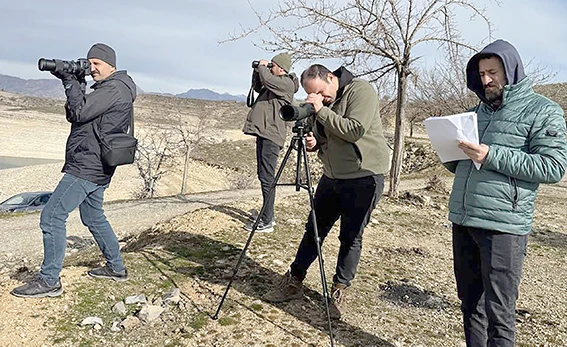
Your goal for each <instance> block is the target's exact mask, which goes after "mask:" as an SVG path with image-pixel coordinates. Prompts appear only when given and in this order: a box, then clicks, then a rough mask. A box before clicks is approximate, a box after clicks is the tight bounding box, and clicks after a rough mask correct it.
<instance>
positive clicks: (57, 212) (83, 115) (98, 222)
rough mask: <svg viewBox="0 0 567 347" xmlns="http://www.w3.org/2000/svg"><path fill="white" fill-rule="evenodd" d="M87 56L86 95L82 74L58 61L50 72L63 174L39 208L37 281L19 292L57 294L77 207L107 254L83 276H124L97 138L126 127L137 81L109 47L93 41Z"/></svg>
mask: <svg viewBox="0 0 567 347" xmlns="http://www.w3.org/2000/svg"><path fill="white" fill-rule="evenodd" d="M87 59H88V60H89V63H90V69H91V77H92V78H93V80H94V81H95V83H94V84H93V85H92V86H91V88H92V89H94V90H93V92H91V93H90V94H85V87H86V82H85V79H84V78H85V76H84V75H79V76H77V75H74V74H70V73H69V72H66V71H65V70H64V69H63V66H62V65H61V62H58V63H57V64H59V65H58V66H56V69H55V71H54V72H53V75H55V76H56V77H57V78H59V79H61V81H62V82H63V87H64V88H65V94H66V96H67V102H66V103H65V113H66V116H67V121H69V123H71V133H70V134H69V137H68V138H67V146H66V150H65V164H64V166H63V169H62V172H63V173H64V175H63V178H62V179H61V181H60V182H59V184H58V185H57V188H55V191H54V192H53V194H52V195H51V198H50V199H49V201H48V202H47V204H46V205H45V207H44V209H43V210H42V212H41V217H40V227H41V230H42V233H43V262H42V264H41V270H40V273H39V276H38V278H37V279H36V280H34V281H32V282H30V283H28V284H25V285H23V286H20V287H18V288H15V289H14V290H12V294H13V295H15V296H18V297H31V298H40V297H46V296H50V297H52V296H58V295H61V293H62V286H61V280H60V279H59V273H60V272H61V268H62V267H63V258H64V257H65V248H66V244H67V241H66V228H65V222H66V220H67V217H69V213H71V212H72V211H73V210H74V209H76V208H77V207H79V212H80V215H81V221H82V222H83V224H84V225H85V226H87V227H88V228H89V231H90V232H91V233H92V234H93V237H94V239H95V241H96V243H97V244H98V247H99V248H100V250H101V251H102V253H103V255H104V257H105V259H106V265H105V266H103V267H99V268H95V269H91V270H89V271H88V275H89V276H91V277H100V278H108V279H113V280H115V281H124V280H126V279H127V276H128V274H127V272H126V268H125V267H124V264H123V261H122V256H121V255H120V248H119V245H118V240H117V238H116V235H115V234H114V231H113V230H112V227H111V226H110V223H108V220H107V219H106V216H105V215H104V211H103V209H102V203H103V199H104V190H105V189H106V188H107V187H108V184H109V183H110V180H111V178H112V175H113V174H114V171H115V169H116V168H115V167H107V166H105V165H104V164H103V163H102V160H101V150H100V142H99V137H100V138H103V137H104V136H105V135H107V134H113V133H126V132H127V131H128V128H129V127H130V124H131V119H132V115H133V112H134V108H133V102H134V99H135V98H136V84H135V83H134V81H132V78H130V76H128V74H127V73H126V71H116V54H115V52H114V50H113V49H112V48H111V47H109V46H107V45H105V44H103V43H97V44H95V45H93V46H92V47H91V48H90V50H89V52H88V53H87Z"/></svg>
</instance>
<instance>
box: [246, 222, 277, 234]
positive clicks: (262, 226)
mask: <svg viewBox="0 0 567 347" xmlns="http://www.w3.org/2000/svg"><path fill="white" fill-rule="evenodd" d="M254 223H255V222H253V223H248V224H246V225H245V226H244V229H246V230H247V231H252V227H253V226H254ZM272 231H274V224H273V223H267V224H266V223H264V222H263V221H260V223H258V227H257V228H256V232H259V233H271V232H272Z"/></svg>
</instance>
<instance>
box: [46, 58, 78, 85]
mask: <svg viewBox="0 0 567 347" xmlns="http://www.w3.org/2000/svg"><path fill="white" fill-rule="evenodd" d="M51 74H52V75H53V76H55V77H57V78H59V79H60V80H62V81H68V80H71V79H73V77H74V75H73V74H71V73H69V72H66V71H65V70H64V69H63V62H62V61H61V60H55V70H54V71H51Z"/></svg>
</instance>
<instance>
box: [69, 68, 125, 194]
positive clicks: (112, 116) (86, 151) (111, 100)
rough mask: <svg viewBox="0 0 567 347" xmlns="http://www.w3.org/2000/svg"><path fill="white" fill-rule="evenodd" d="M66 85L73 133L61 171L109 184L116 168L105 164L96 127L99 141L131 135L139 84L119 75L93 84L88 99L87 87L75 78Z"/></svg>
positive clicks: (121, 72) (120, 72)
mask: <svg viewBox="0 0 567 347" xmlns="http://www.w3.org/2000/svg"><path fill="white" fill-rule="evenodd" d="M63 85H64V86H65V94H66V95H67V102H66V103H65V113H66V115H67V121H69V123H71V133H70V134H69V137H68V138H67V146H66V149H65V165H64V166H63V169H62V170H61V171H62V172H65V173H68V174H71V175H73V176H76V177H79V178H82V179H84V180H87V181H90V182H93V183H95V184H100V185H105V184H108V183H110V179H111V178H112V175H113V174H114V171H115V169H116V167H108V166H105V165H103V164H102V161H101V155H100V142H99V139H98V137H97V135H96V134H95V127H96V129H97V130H98V133H99V134H100V137H104V136H105V135H106V134H113V133H126V132H127V131H128V128H129V126H130V117H131V116H133V112H134V106H133V102H134V100H135V99H136V84H135V83H134V81H133V80H132V78H131V77H130V76H128V74H127V73H126V71H117V72H115V73H113V74H112V75H110V76H109V77H107V78H106V79H104V80H102V81H98V82H96V83H95V84H93V85H92V86H91V88H92V89H94V91H92V92H91V93H90V94H86V95H85V92H84V88H85V86H84V84H83V85H81V84H80V83H79V81H77V80H76V79H75V78H73V79H70V80H67V81H63Z"/></svg>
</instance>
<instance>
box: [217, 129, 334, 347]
mask: <svg viewBox="0 0 567 347" xmlns="http://www.w3.org/2000/svg"><path fill="white" fill-rule="evenodd" d="M305 129H306V126H305V122H304V120H303V119H301V120H298V121H296V122H295V125H294V126H293V133H294V135H293V137H292V139H291V144H290V146H289V148H288V149H287V152H286V153H285V156H284V158H283V161H282V163H281V165H280V167H279V168H278V172H277V173H276V176H275V178H274V181H273V182H272V186H271V187H270V192H269V194H268V198H267V199H266V200H265V201H269V200H270V198H271V197H272V195H273V194H275V191H276V186H278V185H279V186H295V190H296V191H299V189H300V188H303V189H305V190H307V192H308V193H309V203H310V205H311V218H312V222H313V232H314V235H313V237H314V238H315V244H316V245H317V259H319V271H320V273H321V284H322V286H323V299H324V301H325V310H326V312H327V323H328V324H329V337H330V339H331V347H333V346H334V344H333V329H332V325H331V314H330V312H329V300H328V299H329V293H328V290H327V279H326V277H325V269H324V267H323V255H322V254H321V243H320V239H319V232H318V230H317V218H316V216H315V207H314V203H313V201H314V193H313V185H312V184H311V175H310V172H309V158H308V157H307V149H306V147H305ZM294 149H296V150H297V162H296V166H295V183H281V184H278V181H279V179H280V176H281V174H282V172H283V169H284V168H285V165H286V163H287V161H288V159H289V157H290V155H291V152H292V150H294ZM302 158H303V163H302V160H301V159H302ZM301 164H303V167H304V169H305V174H306V178H307V182H306V183H302V182H301ZM265 209H266V204H265V203H264V204H263V206H262V209H261V210H260V212H259V213H258V218H256V221H255V222H254V225H253V226H252V231H251V232H250V236H249V237H248V240H247V241H246V244H245V245H244V248H243V249H242V251H241V252H240V257H239V258H238V262H237V263H236V266H235V267H234V271H233V273H232V277H231V278H230V280H229V282H228V285H227V286H226V290H225V292H224V295H223V296H222V299H221V302H220V304H219V307H218V309H217V312H216V313H215V315H214V316H213V319H215V320H216V319H218V316H219V313H220V310H221V307H222V305H223V303H224V300H225V299H226V296H227V294H228V291H229V290H230V286H231V285H232V282H233V281H234V277H235V276H236V273H237V272H238V269H239V268H240V265H241V264H242V260H244V255H245V254H246V250H247V249H248V247H249V246H250V243H251V242H252V238H253V237H254V234H255V233H256V229H257V228H258V224H259V223H260V216H262V214H263V213H264V210H265Z"/></svg>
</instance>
